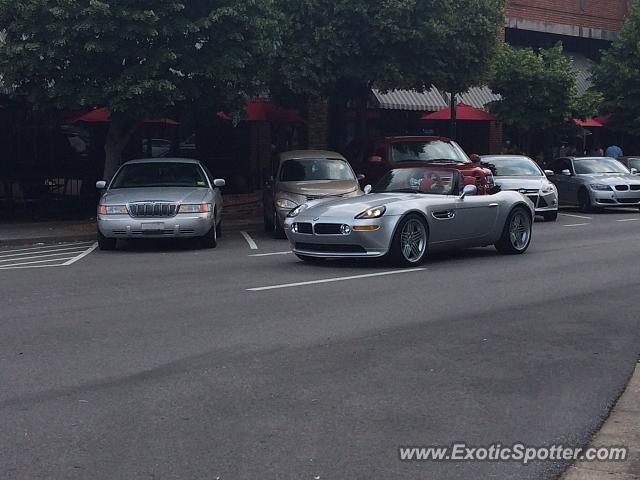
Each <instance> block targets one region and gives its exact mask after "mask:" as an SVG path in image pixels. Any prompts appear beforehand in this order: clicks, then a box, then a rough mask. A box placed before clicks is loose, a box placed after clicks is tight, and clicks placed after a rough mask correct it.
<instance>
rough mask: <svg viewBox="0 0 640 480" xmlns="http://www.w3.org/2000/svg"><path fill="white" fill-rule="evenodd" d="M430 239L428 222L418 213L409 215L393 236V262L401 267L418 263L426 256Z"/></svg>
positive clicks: (401, 222)
mask: <svg viewBox="0 0 640 480" xmlns="http://www.w3.org/2000/svg"><path fill="white" fill-rule="evenodd" d="M428 240H429V236H428V233H427V225H426V222H425V221H424V220H423V219H422V218H421V217H420V216H418V215H414V214H412V215H407V216H406V217H405V218H404V219H402V220H401V221H400V224H399V225H398V228H397V229H396V233H395V235H394V237H393V241H392V245H391V249H390V251H389V256H390V258H391V260H392V262H393V263H394V264H395V265H397V266H401V267H407V266H411V265H418V264H419V263H421V262H422V261H423V260H424V258H425V256H426V252H427V245H428Z"/></svg>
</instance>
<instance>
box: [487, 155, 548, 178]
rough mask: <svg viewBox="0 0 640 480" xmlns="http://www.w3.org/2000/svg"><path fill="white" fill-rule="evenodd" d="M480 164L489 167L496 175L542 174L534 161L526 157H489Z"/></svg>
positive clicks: (539, 175) (532, 175)
mask: <svg viewBox="0 0 640 480" xmlns="http://www.w3.org/2000/svg"><path fill="white" fill-rule="evenodd" d="M482 164H483V165H486V166H487V167H489V168H490V169H491V171H492V172H493V174H494V175H495V176H496V177H541V176H542V175H543V173H542V170H540V167H538V165H536V162H534V161H533V160H531V159H530V158H528V157H493V158H492V157H489V158H484V159H482Z"/></svg>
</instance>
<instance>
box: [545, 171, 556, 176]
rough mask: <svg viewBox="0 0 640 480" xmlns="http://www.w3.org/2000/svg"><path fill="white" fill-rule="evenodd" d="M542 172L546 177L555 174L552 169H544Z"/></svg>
mask: <svg viewBox="0 0 640 480" xmlns="http://www.w3.org/2000/svg"><path fill="white" fill-rule="evenodd" d="M544 174H545V175H546V176H547V177H553V176H554V175H555V172H554V171H553V170H545V171H544Z"/></svg>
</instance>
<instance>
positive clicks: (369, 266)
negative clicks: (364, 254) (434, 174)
mask: <svg viewBox="0 0 640 480" xmlns="http://www.w3.org/2000/svg"><path fill="white" fill-rule="evenodd" d="M566 213H569V214H571V215H578V216H580V217H584V215H582V214H579V213H574V212H566ZM588 217H590V218H579V217H570V216H566V215H562V216H560V218H559V221H558V222H557V223H536V224H535V228H534V239H533V244H532V246H531V248H530V250H529V251H528V252H527V254H526V255H523V256H517V257H503V256H500V255H498V254H497V253H496V252H495V250H493V249H492V248H486V249H474V250H468V251H463V252H458V253H448V254H442V255H438V256H436V257H432V258H430V260H429V261H428V262H427V263H426V264H425V265H424V270H419V271H410V272H404V271H402V272H399V271H394V270H392V269H390V268H389V267H387V266H385V265H381V264H379V263H377V262H364V263H363V262H327V264H326V265H322V266H315V265H307V264H303V263H302V262H300V261H298V260H297V259H296V258H295V257H294V256H293V255H291V254H277V255H266V256H250V255H263V254H265V253H278V252H284V251H286V250H287V243H286V242H284V241H277V240H274V239H270V238H268V237H267V236H266V235H265V234H259V233H252V232H249V233H250V235H251V238H252V239H253V240H254V241H255V242H256V244H257V247H258V249H257V250H251V249H250V248H249V244H248V243H247V241H246V239H245V238H244V237H243V236H241V235H240V233H239V232H232V233H227V234H226V235H225V236H224V237H223V239H222V240H221V242H220V246H219V248H218V249H216V250H197V249H192V248H191V246H190V245H188V244H186V245H185V244H175V243H164V242H163V243H135V244H131V245H128V246H126V248H125V249H121V250H118V251H115V252H100V251H93V252H90V253H89V254H87V255H86V256H84V257H83V258H81V259H79V260H78V261H76V262H75V263H73V264H71V265H67V266H64V265H63V266H58V267H55V268H33V269H32V268H24V269H5V270H2V271H0V426H1V428H0V478H2V479H3V480H4V479H29V480H34V479H47V480H49V479H65V480H71V479H96V480H97V479H109V480H114V479H127V480H132V479H147V478H153V479H180V480H184V479H208V480H209V479H218V478H219V479H256V478H265V479H271V478H273V479H296V480H297V479H372V478H381V479H382V478H384V479H414V478H415V479H456V480H458V479H480V478H482V479H490V478H496V479H518V480H520V479H529V478H530V479H550V478H556V477H557V475H558V474H559V472H560V471H561V470H562V469H563V467H564V466H565V465H564V464H561V463H552V462H539V463H534V464H530V465H528V466H522V465H520V464H518V463H495V462H485V463H479V462H418V463H406V462H400V461H399V458H398V447H399V446H402V445H425V446H427V445H446V444H449V443H451V442H455V441H465V442H467V443H468V444H473V445H485V444H490V443H492V442H500V443H502V444H504V445H508V444H511V443H515V442H524V443H527V444H531V445H543V444H552V443H563V444H565V445H583V444H585V443H587V442H588V440H589V438H590V436H591V434H592V432H593V431H594V430H595V429H597V427H598V426H599V424H600V422H601V421H602V419H603V418H604V416H606V414H607V412H608V408H609V407H610V406H611V404H612V403H613V402H614V401H615V400H616V398H617V397H618V395H619V394H620V392H621V391H622V390H623V389H624V386H625V384H626V381H627V380H628V378H629V376H630V374H631V373H632V371H633V368H634V365H635V363H636V361H637V358H638V353H639V348H638V345H640V338H639V337H640V334H639V332H640V330H639V328H638V327H639V326H640V325H639V323H640V321H639V315H638V302H637V292H638V291H639V287H640V268H639V266H640V262H639V261H638V243H639V242H638V241H639V239H640V213H638V212H637V211H628V212H622V213H603V214H592V215H588ZM2 253H3V252H0V254H2ZM4 254H5V255H6V254H7V252H6V251H5V252H4ZM389 271H394V272H395V273H393V274H390V275H382V276H374V275H375V274H377V273H380V272H383V273H386V272H389ZM343 277H356V278H347V279H343V280H339V281H331V282H326V283H311V284H302V285H297V286H290V287H286V286H285V287H283V288H271V289H264V290H250V289H255V288H261V287H282V286H283V285H287V284H292V283H293V284H296V283H301V282H314V281H318V280H329V279H330V280H336V279H337V278H343Z"/></svg>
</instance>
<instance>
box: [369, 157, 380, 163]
mask: <svg viewBox="0 0 640 480" xmlns="http://www.w3.org/2000/svg"><path fill="white" fill-rule="evenodd" d="M367 162H369V163H382V157H381V156H380V155H371V156H370V157H369V158H367Z"/></svg>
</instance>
